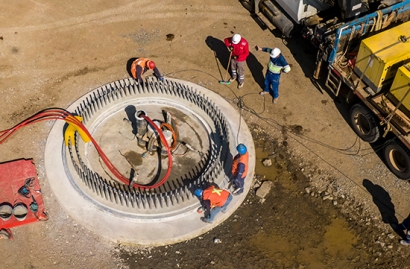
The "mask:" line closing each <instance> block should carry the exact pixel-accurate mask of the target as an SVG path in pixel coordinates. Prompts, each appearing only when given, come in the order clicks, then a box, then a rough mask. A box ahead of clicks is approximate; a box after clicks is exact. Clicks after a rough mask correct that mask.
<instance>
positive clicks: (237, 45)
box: [224, 34, 249, 89]
mask: <svg viewBox="0 0 410 269" xmlns="http://www.w3.org/2000/svg"><path fill="white" fill-rule="evenodd" d="M224 41H225V45H226V47H227V48H228V50H229V52H230V53H231V63H230V64H231V72H232V73H231V79H230V80H229V81H235V80H236V78H237V77H238V76H239V77H238V89H240V88H242V87H243V83H244V81H245V63H246V58H248V55H249V44H248V41H246V39H245V38H243V37H241V35H240V34H234V35H233V36H232V37H227V38H225V40H224Z"/></svg>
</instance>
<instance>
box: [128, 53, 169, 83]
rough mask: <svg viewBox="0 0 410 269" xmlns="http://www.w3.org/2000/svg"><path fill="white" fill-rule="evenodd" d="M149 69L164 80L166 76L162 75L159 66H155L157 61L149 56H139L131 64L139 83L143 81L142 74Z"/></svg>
mask: <svg viewBox="0 0 410 269" xmlns="http://www.w3.org/2000/svg"><path fill="white" fill-rule="evenodd" d="M149 69H151V70H153V71H154V73H155V76H156V77H157V78H158V79H159V80H160V81H164V77H163V76H161V73H160V72H159V70H158V68H157V67H156V66H155V63H154V62H153V61H151V60H150V59H148V58H138V59H136V60H135V61H134V62H132V64H131V74H132V77H133V78H134V79H136V80H137V81H138V83H141V82H142V77H141V76H142V74H144V73H145V72H147V71H148V70H149Z"/></svg>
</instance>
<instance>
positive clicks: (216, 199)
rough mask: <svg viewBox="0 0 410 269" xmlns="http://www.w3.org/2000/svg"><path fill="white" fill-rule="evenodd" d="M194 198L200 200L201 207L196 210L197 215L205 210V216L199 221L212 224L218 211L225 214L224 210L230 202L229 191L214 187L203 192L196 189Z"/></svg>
mask: <svg viewBox="0 0 410 269" xmlns="http://www.w3.org/2000/svg"><path fill="white" fill-rule="evenodd" d="M195 196H196V197H198V198H199V199H200V200H201V205H202V206H201V207H200V208H199V209H198V213H202V211H203V210H205V216H204V217H201V220H202V221H203V222H206V223H212V222H213V221H214V219H215V216H216V215H217V214H218V213H219V211H222V213H226V209H227V207H228V205H229V203H230V202H231V201H232V195H231V194H230V192H229V191H227V190H222V189H220V188H218V187H217V186H214V185H212V186H210V187H208V188H206V189H205V190H202V189H196V190H195Z"/></svg>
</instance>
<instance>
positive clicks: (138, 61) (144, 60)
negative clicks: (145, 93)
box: [131, 58, 149, 78]
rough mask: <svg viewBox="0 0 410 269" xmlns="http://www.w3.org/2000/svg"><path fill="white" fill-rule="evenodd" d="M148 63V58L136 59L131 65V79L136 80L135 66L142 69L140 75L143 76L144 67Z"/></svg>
mask: <svg viewBox="0 0 410 269" xmlns="http://www.w3.org/2000/svg"><path fill="white" fill-rule="evenodd" d="M148 61H149V59H148V58H138V59H136V60H135V61H134V62H132V65H131V74H132V77H133V78H137V66H138V65H139V66H141V67H142V72H141V75H142V74H144V71H145V67H146V66H147V62H148Z"/></svg>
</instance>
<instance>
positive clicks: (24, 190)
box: [17, 177, 39, 198]
mask: <svg viewBox="0 0 410 269" xmlns="http://www.w3.org/2000/svg"><path fill="white" fill-rule="evenodd" d="M34 180H35V178H34V177H30V178H27V179H26V181H25V182H24V185H23V186H22V187H21V188H20V189H18V191H17V192H18V193H19V194H20V195H21V196H23V197H26V198H30V189H29V188H33V187H34ZM37 192H39V191H37Z"/></svg>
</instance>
